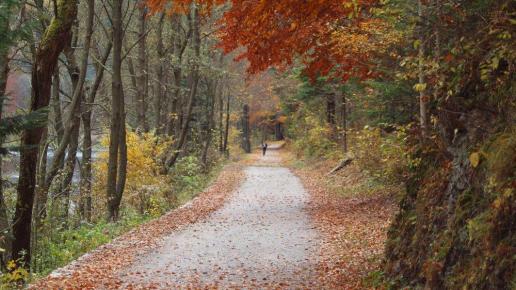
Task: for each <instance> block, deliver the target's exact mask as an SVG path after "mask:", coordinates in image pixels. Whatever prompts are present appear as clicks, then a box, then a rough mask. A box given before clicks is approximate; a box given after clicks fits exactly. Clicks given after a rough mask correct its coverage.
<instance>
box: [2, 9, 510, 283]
mask: <svg viewBox="0 0 516 290" xmlns="http://www.w3.org/2000/svg"><path fill="white" fill-rule="evenodd" d="M300 7H301V8H300ZM0 8H1V9H0V35H1V40H0V97H1V99H0V100H1V103H0V104H1V110H0V112H1V115H0V143H1V149H2V152H1V159H0V162H1V163H2V164H1V165H2V166H1V169H2V171H1V172H0V173H2V174H1V175H0V181H1V183H0V228H1V229H2V238H1V239H0V248H1V249H2V250H3V251H2V254H1V261H0V264H1V267H2V273H4V274H3V276H2V279H3V280H4V282H5V283H11V282H18V281H20V280H25V279H27V278H28V277H29V272H30V273H33V274H35V275H36V276H41V275H46V274H47V273H49V272H50V271H52V270H53V269H55V268H57V267H60V266H62V265H65V264H67V263H68V262H70V261H71V260H73V259H74V258H76V257H78V256H79V255H81V254H83V253H85V252H87V251H90V250H92V249H94V248H95V247H97V246H99V245H100V244H103V243H105V242H107V241H109V240H110V239H111V238H113V237H115V236H118V235H119V234H120V233H122V232H125V231H127V230H128V229H130V228H132V227H134V226H135V225H138V224H141V223H143V222H145V221H147V220H149V219H152V218H155V217H158V216H160V215H161V214H163V213H164V212H166V211H167V210H170V209H172V208H175V207H177V206H178V205H180V204H182V203H184V202H186V201H187V200H189V199H190V198H191V197H192V196H194V195H195V194H196V193H197V192H198V191H200V190H201V189H202V188H204V187H205V186H206V184H208V183H209V181H210V177H211V176H215V175H216V173H217V172H218V169H219V168H220V167H221V166H222V164H224V163H225V162H227V161H228V160H231V159H232V158H233V159H235V158H237V157H238V156H239V155H240V154H241V153H242V152H249V151H250V150H251V147H255V146H257V145H258V144H260V143H261V142H263V141H266V140H270V139H277V140H281V139H284V138H286V139H287V143H288V148H290V149H291V150H292V151H294V152H295V153H296V155H297V156H298V158H300V159H303V160H305V161H308V163H310V162H312V161H314V162H315V160H330V161H332V162H334V163H335V164H336V165H337V164H339V163H341V164H342V165H343V166H344V164H348V163H347V162H352V163H353V164H354V165H356V166H358V167H359V169H360V170H361V171H362V172H364V173H365V174H367V175H368V176H369V177H370V182H371V184H370V186H371V187H377V188H378V187H379V188H382V189H385V194H386V195H389V196H390V198H392V199H393V200H395V201H396V202H397V203H398V204H399V212H397V214H396V216H395V217H394V219H393V221H392V224H391V226H390V229H389V232H388V238H387V241H386V246H385V256H384V257H383V262H382V267H381V269H379V270H378V271H377V272H375V273H371V277H370V278H371V279H372V284H371V285H372V286H371V287H386V288H388V287H392V288H400V287H427V288H430V289H442V288H452V289H458V288H467V289H509V288H511V287H512V288H514V287H515V285H516V284H515V283H516V282H515V279H516V278H515V277H514V273H515V272H516V269H515V264H516V263H515V261H514V256H515V255H516V236H515V232H514V231H515V228H516V226H515V221H514V220H515V219H514V216H515V209H516V199H515V191H514V188H515V175H514V174H515V172H516V170H515V164H516V152H515V151H516V137H515V136H516V127H515V124H516V120H515V116H516V114H515V113H516V112H515V109H516V102H515V101H516V99H515V98H514V96H515V90H514V70H515V61H514V60H515V55H514V54H515V52H514V51H515V42H514V37H515V35H514V25H515V23H516V20H515V14H514V13H515V12H514V11H515V9H514V8H515V4H514V3H513V1H509V0H504V1H494V0H474V1H461V0H454V1H450V0H418V1H407V0H390V1H374V0H364V1H308V2H306V1H302V0H286V1H237V0H232V1H227V3H226V1H215V0H213V1H210V0H205V1H201V0H199V1H188V0H176V1H165V0H149V1H132V0H126V1H123V0H110V1H108V0H106V1H104V0H99V1H93V0H83V1H78V0H59V1H43V0H41V1H40V0H34V1H14V0H1V2H0ZM343 166H342V167H343ZM339 169H340V168H339ZM376 191H377V190H376Z"/></svg>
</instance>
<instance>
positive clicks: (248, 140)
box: [242, 104, 251, 153]
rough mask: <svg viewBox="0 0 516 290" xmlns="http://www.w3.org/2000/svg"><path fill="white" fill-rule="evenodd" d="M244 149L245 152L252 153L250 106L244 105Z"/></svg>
mask: <svg viewBox="0 0 516 290" xmlns="http://www.w3.org/2000/svg"><path fill="white" fill-rule="evenodd" d="M242 149H244V151H245V153H251V138H250V132H249V106H248V105H247V104H246V105H244V109H243V112H242Z"/></svg>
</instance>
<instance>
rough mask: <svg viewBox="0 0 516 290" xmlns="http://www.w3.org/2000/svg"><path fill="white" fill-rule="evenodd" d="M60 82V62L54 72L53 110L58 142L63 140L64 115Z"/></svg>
mask: <svg viewBox="0 0 516 290" xmlns="http://www.w3.org/2000/svg"><path fill="white" fill-rule="evenodd" d="M60 83H61V82H60V77H59V64H58V65H57V66H56V71H55V72H54V83H53V84H52V111H53V112H54V130H55V131H56V135H57V142H58V144H59V143H61V141H62V140H63V115H62V110H61V100H60V93H59V89H60V87H61V84H60ZM63 157H64V156H63ZM61 163H62V162H61Z"/></svg>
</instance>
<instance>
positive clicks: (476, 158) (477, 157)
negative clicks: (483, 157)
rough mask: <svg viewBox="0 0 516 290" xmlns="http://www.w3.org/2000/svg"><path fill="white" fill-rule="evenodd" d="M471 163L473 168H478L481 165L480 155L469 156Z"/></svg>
mask: <svg viewBox="0 0 516 290" xmlns="http://www.w3.org/2000/svg"><path fill="white" fill-rule="evenodd" d="M469 162H470V163H471V166H472V167H473V168H476V167H477V166H478V164H479V163H480V153H478V152H473V153H471V155H469Z"/></svg>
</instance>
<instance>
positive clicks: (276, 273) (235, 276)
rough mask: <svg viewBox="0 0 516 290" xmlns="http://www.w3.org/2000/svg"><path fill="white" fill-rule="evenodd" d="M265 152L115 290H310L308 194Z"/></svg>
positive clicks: (274, 153)
mask: <svg viewBox="0 0 516 290" xmlns="http://www.w3.org/2000/svg"><path fill="white" fill-rule="evenodd" d="M275 149H279V148H275V146H274V145H271V146H270V150H268V152H267V155H266V156H261V157H260V158H258V160H257V161H256V162H255V163H254V164H252V165H251V166H247V167H246V168H245V170H244V173H245V175H246V177H245V181H244V182H243V183H242V184H241V186H240V187H239V188H238V189H237V190H236V191H235V192H234V194H233V196H232V197H231V198H230V199H229V200H228V201H227V202H226V204H225V205H224V206H223V207H222V208H220V209H219V210H217V211H215V212H214V213H212V214H211V215H210V216H209V217H208V218H207V219H205V220H203V221H201V222H198V223H194V224H191V225H188V226H186V227H184V228H180V229H178V230H177V231H175V232H174V233H172V234H170V235H168V236H167V237H165V238H164V240H163V242H162V243H161V245H160V246H159V247H158V248H156V249H155V250H153V251H151V252H149V253H147V254H145V255H144V256H141V257H139V258H138V259H137V260H136V261H135V263H133V265H132V266H131V267H129V268H128V269H126V270H125V271H124V272H123V273H121V274H120V279H121V280H122V285H123V287H122V288H129V289H143V288H145V289H147V288H151V287H152V288H157V289H171V288H212V287H213V288H223V289H227V288H238V289H241V288H247V289H250V288H251V289H256V288H276V287H281V288H296V289H299V288H313V286H314V285H311V284H310V283H313V281H316V277H315V276H316V273H315V269H316V265H317V262H318V259H317V258H316V256H317V255H316V253H317V249H318V248H319V244H318V243H319V237H318V234H317V232H316V230H315V228H314V226H313V225H312V224H311V221H310V217H309V215H308V213H307V212H306V211H305V208H306V206H307V202H308V201H309V194H308V192H307V191H306V190H305V189H304V188H303V186H302V184H301V182H300V180H299V179H298V178H297V177H296V176H295V175H294V174H293V173H292V172H291V171H290V170H289V169H287V168H285V167H281V165H280V161H281V159H280V157H279V153H278V151H279V150H275Z"/></svg>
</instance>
